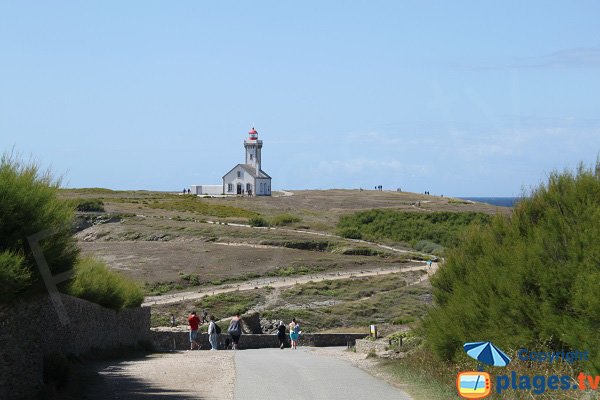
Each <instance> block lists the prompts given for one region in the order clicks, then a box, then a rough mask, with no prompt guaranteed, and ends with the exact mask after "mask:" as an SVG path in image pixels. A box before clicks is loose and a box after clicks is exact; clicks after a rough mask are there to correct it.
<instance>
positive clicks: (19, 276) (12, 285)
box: [0, 251, 31, 303]
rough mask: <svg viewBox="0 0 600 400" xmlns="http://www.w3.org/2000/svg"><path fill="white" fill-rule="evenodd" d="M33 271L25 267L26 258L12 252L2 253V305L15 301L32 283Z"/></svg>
mask: <svg viewBox="0 0 600 400" xmlns="http://www.w3.org/2000/svg"><path fill="white" fill-rule="evenodd" d="M30 279H31V271H30V270H29V269H28V268H27V267H26V266H25V258H24V257H23V256H20V255H18V254H14V253H12V252H10V251H4V252H2V253H0V287H1V288H2V290H1V291H0V303H5V302H9V301H11V300H13V299H14V298H15V297H17V296H18V295H19V293H22V292H23V291H24V290H25V289H26V288H27V287H28V286H29V283H30Z"/></svg>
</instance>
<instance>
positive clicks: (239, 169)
mask: <svg viewBox="0 0 600 400" xmlns="http://www.w3.org/2000/svg"><path fill="white" fill-rule="evenodd" d="M262 146H263V142H262V140H258V132H257V131H256V129H254V128H252V129H250V131H249V132H248V138H247V139H246V140H244V149H245V150H246V162H245V163H244V164H238V165H236V166H235V167H233V169H231V171H229V172H228V173H226V174H225V176H223V193H224V194H234V195H238V196H241V195H245V196H270V195H271V177H270V176H269V175H268V174H267V173H266V172H265V171H263V170H262V166H261V161H262V159H261V151H262Z"/></svg>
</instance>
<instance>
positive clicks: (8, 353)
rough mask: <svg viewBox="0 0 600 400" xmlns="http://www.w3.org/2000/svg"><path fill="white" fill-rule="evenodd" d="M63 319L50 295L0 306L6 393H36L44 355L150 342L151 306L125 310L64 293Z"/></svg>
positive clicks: (0, 360)
mask: <svg viewBox="0 0 600 400" xmlns="http://www.w3.org/2000/svg"><path fill="white" fill-rule="evenodd" d="M60 297H61V300H62V303H63V304H64V307H65V311H66V314H65V315H66V316H67V317H68V324H66V325H63V324H62V323H61V321H60V319H59V317H58V314H57V312H56V310H55V309H54V307H53V305H52V303H51V301H50V298H49V296H40V297H38V298H36V299H33V300H30V301H27V302H18V303H16V304H12V305H11V306H10V307H4V308H3V309H1V310H0V399H19V398H32V397H34V395H35V393H36V392H37V391H38V390H39V389H40V387H41V386H42V384H43V369H44V365H43V363H44V357H45V356H47V355H50V354H54V353H58V354H63V355H69V356H78V355H82V354H85V353H88V352H90V351H91V350H96V349H97V350H103V349H114V348H119V347H127V346H135V345H138V344H139V343H140V342H148V343H149V342H150V341H151V336H150V309H149V308H134V309H127V310H123V311H120V312H116V311H113V310H109V309H106V308H103V307H101V306H99V305H97V304H95V303H91V302H89V301H85V300H81V299H78V298H75V297H71V296H67V295H61V296H60Z"/></svg>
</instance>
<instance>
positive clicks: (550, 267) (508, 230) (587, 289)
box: [424, 167, 600, 372]
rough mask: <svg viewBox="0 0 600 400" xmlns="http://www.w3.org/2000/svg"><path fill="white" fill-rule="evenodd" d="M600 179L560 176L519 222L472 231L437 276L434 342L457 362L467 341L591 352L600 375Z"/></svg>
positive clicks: (520, 213) (581, 172)
mask: <svg viewBox="0 0 600 400" xmlns="http://www.w3.org/2000/svg"><path fill="white" fill-rule="evenodd" d="M598 260H600V179H599V177H598V176H597V175H595V174H594V172H593V171H592V170H588V169H584V168H583V167H580V168H579V169H578V171H577V173H576V174H572V173H569V172H564V173H562V174H558V173H554V174H552V175H551V176H550V178H549V181H548V182H547V183H546V184H545V185H542V186H540V187H539V188H538V189H536V190H535V191H534V192H533V194H532V195H531V197H530V198H525V199H523V200H521V201H520V202H519V203H518V204H517V205H516V206H515V208H514V211H513V214H512V216H510V217H504V216H501V215H497V216H495V217H494V218H493V220H492V222H491V224H486V225H475V226H471V227H470V229H469V231H468V232H467V233H466V234H465V236H464V237H463V238H462V240H460V241H459V243H458V245H457V247H456V248H454V249H450V250H449V251H448V252H447V258H446V263H445V265H444V266H443V267H442V268H441V269H440V270H439V271H438V273H437V274H436V275H435V276H434V278H433V279H432V284H433V287H434V298H435V302H436V305H437V307H435V308H434V309H432V310H431V311H430V313H429V315H428V316H427V318H426V319H425V324H424V331H425V332H426V334H427V342H428V344H429V345H430V346H431V348H432V349H433V350H434V351H435V353H436V354H437V355H438V356H440V357H442V358H445V359H453V358H454V357H455V356H456V355H457V353H460V352H461V348H462V347H461V346H462V344H463V343H464V342H469V341H477V340H491V341H493V342H494V343H495V344H497V345H498V346H500V347H501V348H503V349H518V348H520V347H529V348H531V349H533V350H535V349H551V350H557V351H558V350H563V349H564V350H567V349H573V350H578V349H581V350H589V351H590V355H591V357H592V358H593V360H592V361H591V362H590V367H591V368H592V369H595V370H596V371H597V372H598V371H600V335H598V331H599V330H600V295H599V291H598V282H600V270H599V269H598V265H599V264H598V263H599V261H598Z"/></svg>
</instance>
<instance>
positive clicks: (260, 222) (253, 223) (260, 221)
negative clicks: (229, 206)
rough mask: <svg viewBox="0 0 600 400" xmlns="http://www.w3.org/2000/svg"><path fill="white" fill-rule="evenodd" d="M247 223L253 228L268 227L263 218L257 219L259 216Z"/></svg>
mask: <svg viewBox="0 0 600 400" xmlns="http://www.w3.org/2000/svg"><path fill="white" fill-rule="evenodd" d="M248 223H249V224H250V226H253V227H257V226H269V222H267V220H266V219H264V218H263V217H259V216H256V217H252V218H250V220H249V221H248Z"/></svg>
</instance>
